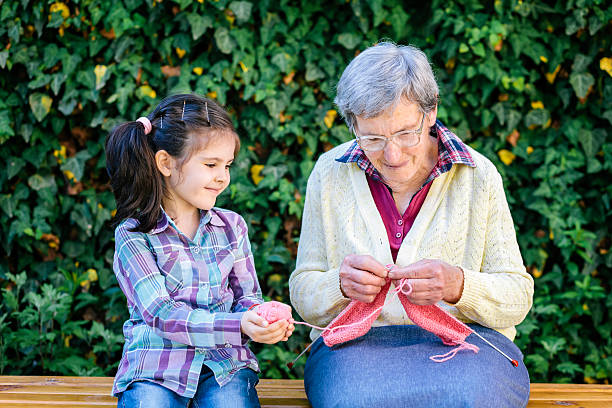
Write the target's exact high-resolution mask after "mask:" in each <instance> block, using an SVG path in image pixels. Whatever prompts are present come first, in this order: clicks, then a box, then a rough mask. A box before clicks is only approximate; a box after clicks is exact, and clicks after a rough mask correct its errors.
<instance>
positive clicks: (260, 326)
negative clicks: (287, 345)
mask: <svg viewBox="0 0 612 408" xmlns="http://www.w3.org/2000/svg"><path fill="white" fill-rule="evenodd" d="M256 309H257V308H255V309H251V310H247V311H246V312H244V314H243V315H242V319H241V320H240V331H241V332H242V333H244V334H246V335H247V336H249V337H250V338H251V339H252V340H253V341H256V342H258V343H265V344H274V343H278V342H279V341H287V339H288V338H289V336H291V334H293V329H294V327H293V322H289V321H287V320H279V321H277V322H274V323H268V322H267V321H266V319H264V318H263V317H261V316H259V315H258V314H257V312H256Z"/></svg>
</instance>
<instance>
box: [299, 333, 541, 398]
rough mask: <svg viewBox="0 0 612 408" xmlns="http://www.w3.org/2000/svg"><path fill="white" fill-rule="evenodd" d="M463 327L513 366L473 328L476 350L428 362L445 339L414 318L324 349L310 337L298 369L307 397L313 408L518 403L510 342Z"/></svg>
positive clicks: (522, 386)
mask: <svg viewBox="0 0 612 408" xmlns="http://www.w3.org/2000/svg"><path fill="white" fill-rule="evenodd" d="M469 326H470V327H471V328H472V329H474V330H475V331H477V332H478V334H480V335H482V336H483V337H485V338H486V339H487V340H489V341H490V342H491V343H493V344H494V345H495V346H497V347H498V348H499V349H501V350H502V351H503V352H504V353H506V354H507V355H508V356H510V357H511V358H513V359H516V360H517V361H518V362H519V366H518V367H514V366H513V365H512V364H511V363H510V361H508V360H507V359H506V358H505V357H504V356H502V355H501V354H500V353H499V352H497V351H495V350H494V349H493V348H491V346H489V345H487V344H486V343H484V342H483V341H482V340H480V339H479V338H478V337H476V336H475V335H470V336H468V338H467V341H468V342H470V343H472V344H475V345H477V346H478V347H479V348H480V351H479V352H478V353H477V354H475V353H474V352H472V351H468V350H462V351H459V352H458V353H457V354H456V355H455V357H454V358H452V359H451V360H448V361H446V362H443V363H436V362H434V361H431V360H430V359H429V357H430V356H432V355H437V354H445V353H447V352H448V351H450V350H452V348H453V346H446V345H444V344H443V343H442V341H441V340H440V339H439V338H438V337H436V336H435V335H433V334H431V333H429V332H427V331H425V330H423V329H421V328H420V327H418V326H414V325H409V326H385V327H375V328H372V329H370V331H369V332H368V333H367V334H365V335H364V336H362V337H359V338H357V339H354V340H351V341H349V342H346V343H343V344H338V345H336V346H333V347H331V348H330V347H327V346H326V345H325V343H323V341H322V340H323V339H321V338H319V339H317V341H316V342H315V343H314V344H313V346H312V351H311V353H310V355H309V357H308V360H307V361H306V368H305V373H304V385H305V388H306V394H307V395H308V399H309V400H310V403H311V404H312V406H313V408H319V407H321V408H328V407H351V408H357V407H415V408H420V407H432V408H434V407H435V408H438V407H444V408H454V407H457V408H459V407H461V408H463V407H487V408H488V407H495V408H506V407H507V408H517V407H524V406H526V405H527V402H528V400H529V374H528V373H527V368H526V367H525V365H524V364H523V355H522V354H521V352H520V351H519V349H518V347H516V345H515V344H514V343H513V342H511V341H510V340H509V339H508V338H507V337H505V336H504V335H502V334H500V333H498V332H496V331H495V330H491V329H488V328H485V327H482V326H480V325H469Z"/></svg>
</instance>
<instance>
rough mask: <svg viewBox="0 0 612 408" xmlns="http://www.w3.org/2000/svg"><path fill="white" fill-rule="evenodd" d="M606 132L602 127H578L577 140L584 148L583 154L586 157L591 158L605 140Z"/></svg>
mask: <svg viewBox="0 0 612 408" xmlns="http://www.w3.org/2000/svg"><path fill="white" fill-rule="evenodd" d="M606 136H607V132H606V131H605V130H604V129H595V130H593V131H590V130H588V129H580V131H579V132H578V141H580V145H581V146H582V148H583V149H584V154H585V155H586V157H587V158H593V157H595V155H596V154H597V153H598V152H599V148H600V147H601V145H602V144H603V142H604V141H605V140H606Z"/></svg>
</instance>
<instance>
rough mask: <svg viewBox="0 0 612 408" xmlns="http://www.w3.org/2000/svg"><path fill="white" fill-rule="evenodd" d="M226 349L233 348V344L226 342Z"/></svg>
mask: <svg viewBox="0 0 612 408" xmlns="http://www.w3.org/2000/svg"><path fill="white" fill-rule="evenodd" d="M224 347H225V348H232V345H231V344H229V342H227V341H226V342H225V346H224Z"/></svg>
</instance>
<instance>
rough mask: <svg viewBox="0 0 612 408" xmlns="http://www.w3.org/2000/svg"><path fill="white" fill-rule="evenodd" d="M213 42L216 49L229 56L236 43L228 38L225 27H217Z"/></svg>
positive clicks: (228, 34)
mask: <svg viewBox="0 0 612 408" xmlns="http://www.w3.org/2000/svg"><path fill="white" fill-rule="evenodd" d="M215 42H216V43H217V47H219V50H220V51H221V52H222V53H224V54H231V53H232V50H233V49H234V47H235V46H236V42H235V41H234V39H233V38H232V37H231V36H230V33H229V31H228V29H227V28H226V27H219V28H217V29H216V30H215Z"/></svg>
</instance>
